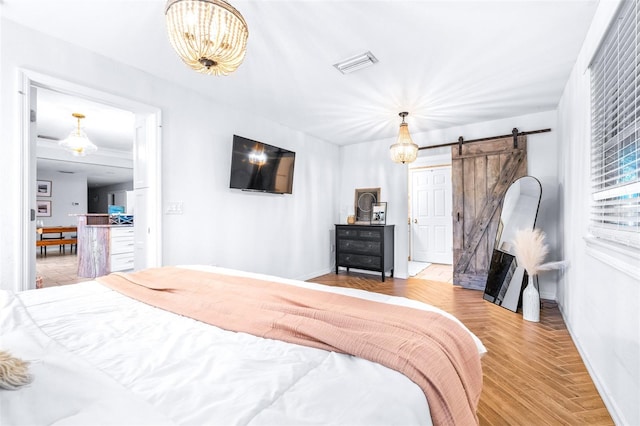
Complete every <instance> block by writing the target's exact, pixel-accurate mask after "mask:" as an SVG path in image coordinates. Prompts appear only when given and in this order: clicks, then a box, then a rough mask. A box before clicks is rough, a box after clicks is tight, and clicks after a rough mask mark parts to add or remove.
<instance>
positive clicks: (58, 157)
mask: <svg viewBox="0 0 640 426" xmlns="http://www.w3.org/2000/svg"><path fill="white" fill-rule="evenodd" d="M36 110H37V114H36V117H37V119H36V126H37V130H36V133H37V135H38V145H37V149H36V157H37V168H38V173H39V174H40V173H41V172H47V173H68V174H69V173H73V174H83V175H86V176H87V183H88V185H89V186H90V187H98V186H106V185H111V184H116V183H123V182H131V181H133V169H132V162H133V132H134V122H135V116H134V114H133V113H132V112H130V111H124V110H121V109H118V108H114V107H112V106H109V105H105V104H100V103H96V102H92V101H88V100H86V99H82V98H78V97H74V96H69V95H66V94H63V93H59V92H55V91H52V90H47V89H43V88H38V89H37V107H36ZM73 113H81V114H84V115H85V118H84V119H82V120H81V127H82V129H83V130H84V131H85V133H86V134H87V137H88V138H89V139H90V140H91V141H92V142H93V143H94V144H96V145H97V146H98V152H97V153H95V154H91V155H88V156H86V157H74V156H72V155H71V154H69V153H68V152H66V151H64V150H63V149H62V148H59V147H58V141H60V140H63V139H64V138H66V137H67V136H68V135H69V133H70V132H71V131H72V130H75V128H76V127H77V119H76V118H74V117H73V116H72V114H73Z"/></svg>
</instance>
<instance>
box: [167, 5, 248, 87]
mask: <svg viewBox="0 0 640 426" xmlns="http://www.w3.org/2000/svg"><path fill="white" fill-rule="evenodd" d="M165 16H166V20H167V31H168V33H169V40H170V41H171V45H172V46H173V48H174V49H175V51H176V53H178V56H180V58H181V59H182V61H183V62H184V63H185V64H187V65H188V66H189V67H191V68H193V69H194V70H196V71H198V72H201V73H204V74H210V75H228V74H230V73H232V72H234V71H235V70H236V69H237V68H238V67H239V66H240V64H242V60H243V59H244V55H245V52H246V50H247V39H248V38H249V30H248V28H247V23H246V22H245V20H244V18H243V17H242V15H241V14H240V12H238V11H237V10H236V9H235V8H234V7H233V6H231V5H230V4H229V3H227V2H225V1H223V0H169V1H167V6H166V8H165Z"/></svg>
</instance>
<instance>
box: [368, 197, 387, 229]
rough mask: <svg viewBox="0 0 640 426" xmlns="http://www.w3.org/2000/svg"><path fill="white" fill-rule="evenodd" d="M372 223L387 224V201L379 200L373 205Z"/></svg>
mask: <svg viewBox="0 0 640 426" xmlns="http://www.w3.org/2000/svg"><path fill="white" fill-rule="evenodd" d="M371 224H372V225H386V224H387V203H386V202H378V203H373V204H372V205H371Z"/></svg>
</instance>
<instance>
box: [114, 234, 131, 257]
mask: <svg viewBox="0 0 640 426" xmlns="http://www.w3.org/2000/svg"><path fill="white" fill-rule="evenodd" d="M133 245H134V241H133V237H131V238H112V239H111V247H110V248H109V253H110V254H120V253H133Z"/></svg>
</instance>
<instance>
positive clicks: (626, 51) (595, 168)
mask: <svg viewBox="0 0 640 426" xmlns="http://www.w3.org/2000/svg"><path fill="white" fill-rule="evenodd" d="M639 19H640V16H639V10H638V2H637V1H635V0H631V1H625V2H623V4H622V6H621V8H620V10H619V11H618V15H617V19H616V20H615V21H614V22H613V24H612V26H611V28H610V29H609V30H608V32H607V34H606V36H605V37H604V40H603V43H602V45H601V46H600V48H599V49H598V52H597V53H596V56H595V58H594V61H593V63H592V64H591V125H592V129H591V184H592V195H593V203H592V207H591V215H590V219H591V226H590V232H591V233H592V234H593V235H594V236H596V237H598V238H603V239H607V240H610V241H614V242H617V243H620V244H624V245H626V246H631V247H635V248H639V249H640V140H639V138H640V57H639V56H638V51H639V47H640V46H639V44H640V23H639Z"/></svg>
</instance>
